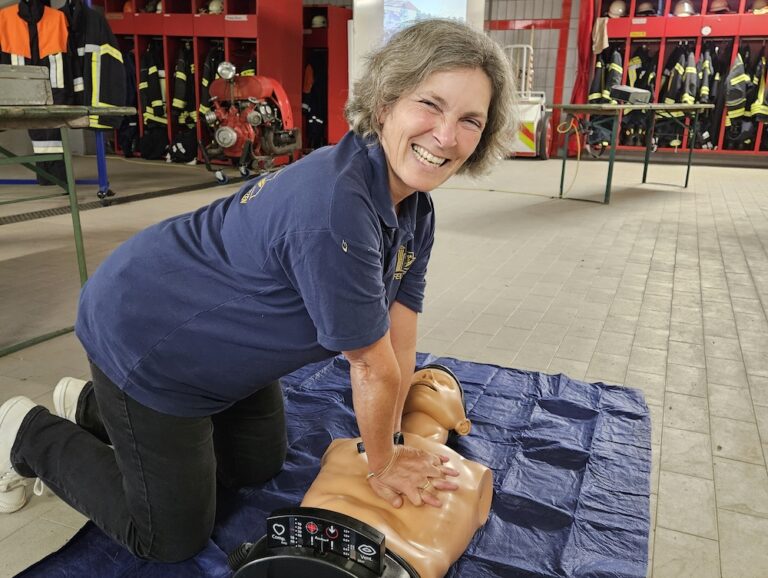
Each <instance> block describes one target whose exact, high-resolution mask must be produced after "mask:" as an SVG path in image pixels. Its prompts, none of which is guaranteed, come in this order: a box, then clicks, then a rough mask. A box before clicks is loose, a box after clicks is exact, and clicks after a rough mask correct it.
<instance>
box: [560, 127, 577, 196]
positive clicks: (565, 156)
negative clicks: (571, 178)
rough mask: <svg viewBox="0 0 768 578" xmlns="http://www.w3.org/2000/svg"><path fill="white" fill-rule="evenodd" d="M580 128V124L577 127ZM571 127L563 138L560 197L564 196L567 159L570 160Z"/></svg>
mask: <svg viewBox="0 0 768 578" xmlns="http://www.w3.org/2000/svg"><path fill="white" fill-rule="evenodd" d="M576 130H579V129H578V125H577V128H576ZM570 132H571V131H570V129H569V130H567V131H565V138H563V168H562V169H561V170H560V198H561V199H562V198H563V186H564V184H565V161H566V160H568V135H569V134H570Z"/></svg>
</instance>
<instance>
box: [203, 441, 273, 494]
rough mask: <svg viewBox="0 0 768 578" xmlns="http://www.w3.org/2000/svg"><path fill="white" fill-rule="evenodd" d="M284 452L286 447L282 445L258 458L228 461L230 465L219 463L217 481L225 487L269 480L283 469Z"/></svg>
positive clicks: (238, 486)
mask: <svg viewBox="0 0 768 578" xmlns="http://www.w3.org/2000/svg"><path fill="white" fill-rule="evenodd" d="M286 453H287V447H286V446H282V447H276V448H272V449H271V450H270V451H269V452H265V453H263V454H261V455H260V456H259V459H258V460H252V461H248V460H243V461H241V462H239V463H230V464H229V466H230V467H225V466H224V464H222V463H220V464H219V468H218V470H219V471H218V479H219V482H221V483H222V484H223V485H224V486H225V487H227V488H242V487H245V486H254V485H256V484H261V483H263V482H266V481H267V480H271V479H272V478H274V477H275V476H276V475H277V474H279V473H280V471H281V470H282V469H283V465H284V464H285V457H286Z"/></svg>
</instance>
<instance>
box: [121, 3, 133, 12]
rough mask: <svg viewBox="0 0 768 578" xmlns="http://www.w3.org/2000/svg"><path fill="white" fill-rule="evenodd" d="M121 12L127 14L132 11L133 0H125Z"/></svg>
mask: <svg viewBox="0 0 768 578" xmlns="http://www.w3.org/2000/svg"><path fill="white" fill-rule="evenodd" d="M123 12H126V13H128V14H132V13H133V0H125V4H123Z"/></svg>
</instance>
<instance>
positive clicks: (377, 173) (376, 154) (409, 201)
mask: <svg viewBox="0 0 768 578" xmlns="http://www.w3.org/2000/svg"><path fill="white" fill-rule="evenodd" d="M362 142H363V145H364V146H365V147H366V149H367V151H368V159H369V160H370V163H371V167H372V168H373V189H372V191H371V196H372V198H373V204H374V206H375V207H376V212H377V213H378V214H379V218H380V219H381V222H382V223H383V224H384V226H385V227H387V228H388V229H397V228H399V227H403V228H405V229H408V230H410V231H413V229H414V226H415V221H416V207H417V205H418V198H419V196H420V194H421V193H418V192H416V193H414V194H412V195H409V196H408V197H406V198H405V199H403V200H402V201H401V202H400V215H399V219H398V214H397V213H396V212H395V206H394V205H393V204H392V195H391V193H390V191H389V169H388V167H387V159H386V157H385V156H384V149H383V148H382V146H381V144H380V143H379V141H378V140H377V139H368V140H365V139H363V140H362Z"/></svg>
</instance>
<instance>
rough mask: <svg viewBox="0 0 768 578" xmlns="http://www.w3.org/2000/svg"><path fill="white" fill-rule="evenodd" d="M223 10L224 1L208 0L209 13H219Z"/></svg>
mask: <svg viewBox="0 0 768 578" xmlns="http://www.w3.org/2000/svg"><path fill="white" fill-rule="evenodd" d="M223 11H224V2H222V0H211V1H210V2H208V13H209V14H221V13H222V12H223Z"/></svg>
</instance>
